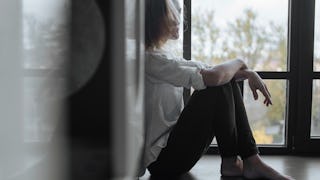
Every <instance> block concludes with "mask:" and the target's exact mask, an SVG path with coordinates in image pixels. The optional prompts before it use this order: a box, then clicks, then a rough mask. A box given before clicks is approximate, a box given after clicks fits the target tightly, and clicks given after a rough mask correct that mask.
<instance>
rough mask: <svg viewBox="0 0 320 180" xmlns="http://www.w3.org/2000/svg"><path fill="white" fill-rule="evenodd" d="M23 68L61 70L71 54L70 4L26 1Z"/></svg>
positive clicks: (61, 0)
mask: <svg viewBox="0 0 320 180" xmlns="http://www.w3.org/2000/svg"><path fill="white" fill-rule="evenodd" d="M22 3H23V65H24V67H25V68H36V69H40V68H41V69H47V68H60V67H62V66H64V63H65V62H64V61H63V60H65V59H66V56H67V50H68V46H69V45H68V29H69V28H68V23H69V22H68V21H69V19H68V15H69V12H70V11H69V9H68V8H69V4H70V3H69V0H46V1H41V0H23V1H22Z"/></svg>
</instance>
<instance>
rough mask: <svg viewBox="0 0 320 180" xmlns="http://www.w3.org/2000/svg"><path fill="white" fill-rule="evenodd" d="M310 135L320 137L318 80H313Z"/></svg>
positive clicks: (319, 89) (319, 84)
mask: <svg viewBox="0 0 320 180" xmlns="http://www.w3.org/2000/svg"><path fill="white" fill-rule="evenodd" d="M311 120H312V121H311V137H314V138H315V137H318V138H320V80H314V81H313V96H312V118H311Z"/></svg>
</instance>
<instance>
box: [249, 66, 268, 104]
mask: <svg viewBox="0 0 320 180" xmlns="http://www.w3.org/2000/svg"><path fill="white" fill-rule="evenodd" d="M248 82H249V87H250V89H251V91H252V94H253V97H254V99H255V100H257V99H258V98H259V96H258V93H257V90H259V91H260V92H261V93H262V94H263V96H264V97H265V100H264V101H263V103H264V104H265V105H266V106H269V105H270V104H271V105H272V101H271V94H270V92H269V90H268V88H267V86H266V84H265V83H264V82H263V80H262V79H261V77H260V76H259V75H258V73H256V72H254V71H250V72H249V73H248Z"/></svg>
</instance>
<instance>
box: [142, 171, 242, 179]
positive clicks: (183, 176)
mask: <svg viewBox="0 0 320 180" xmlns="http://www.w3.org/2000/svg"><path fill="white" fill-rule="evenodd" d="M164 179H165V180H201V179H199V178H196V177H195V176H194V175H193V174H192V173H190V172H189V173H187V174H184V175H182V176H180V177H163V176H162V177H154V176H151V177H149V179H148V180H164ZM244 179H245V178H243V177H222V176H221V177H220V180H244Z"/></svg>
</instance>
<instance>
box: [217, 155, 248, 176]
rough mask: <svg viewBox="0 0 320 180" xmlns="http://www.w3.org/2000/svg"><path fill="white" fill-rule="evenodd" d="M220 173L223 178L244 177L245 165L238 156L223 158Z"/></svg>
mask: <svg viewBox="0 0 320 180" xmlns="http://www.w3.org/2000/svg"><path fill="white" fill-rule="evenodd" d="M220 173H221V175H223V176H242V175H243V163H242V160H241V159H240V158H238V157H237V156H234V157H223V158H222V161H221V169H220Z"/></svg>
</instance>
